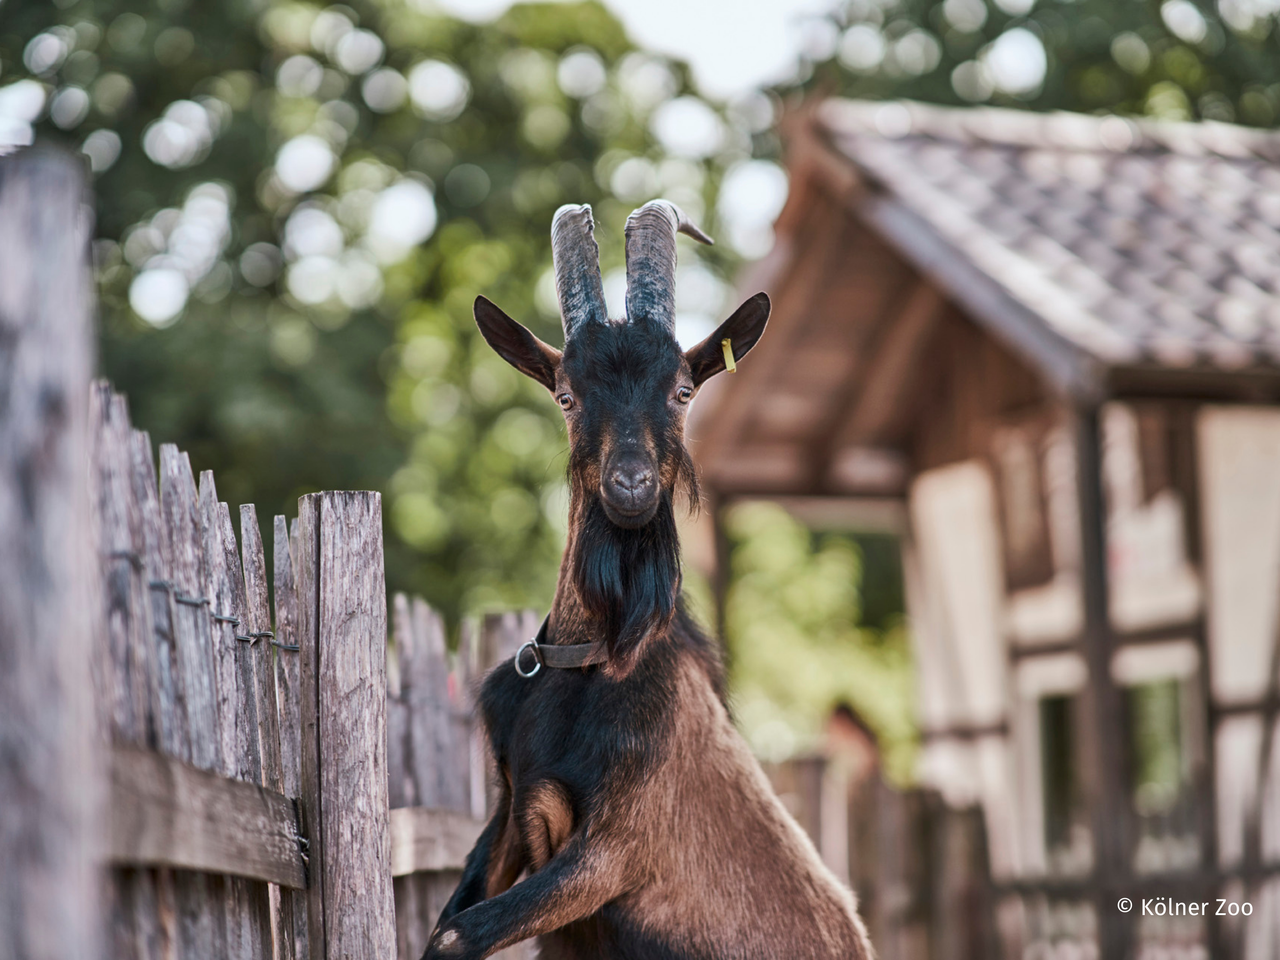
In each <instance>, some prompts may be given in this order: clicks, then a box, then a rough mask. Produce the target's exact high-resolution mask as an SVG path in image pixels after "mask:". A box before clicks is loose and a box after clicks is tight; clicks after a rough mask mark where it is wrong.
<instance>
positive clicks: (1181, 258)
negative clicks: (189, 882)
mask: <svg viewBox="0 0 1280 960" xmlns="http://www.w3.org/2000/svg"><path fill="white" fill-rule="evenodd" d="M819 117H820V120H821V122H822V124H823V125H824V126H825V127H826V129H827V130H828V131H829V133H830V135H831V138H832V141H833V143H834V145H835V146H836V148H837V149H839V150H840V151H841V152H842V153H843V154H844V155H846V156H847V157H848V158H849V159H851V160H852V161H853V162H854V163H855V164H856V165H857V167H858V168H860V170H861V171H862V173H863V175H864V177H865V178H867V179H869V180H871V181H873V182H875V183H877V184H879V186H880V187H881V188H883V190H884V191H886V192H887V193H888V194H889V195H890V196H891V197H892V198H893V199H894V200H895V201H896V202H898V203H900V204H901V205H902V206H904V207H906V208H908V209H909V210H910V211H912V212H913V213H914V214H915V215H916V216H918V217H919V218H920V219H921V220H923V221H924V222H925V223H927V224H928V225H929V227H930V228H931V229H932V230H933V231H935V232H936V233H937V234H938V236H940V237H941V238H942V239H943V240H944V241H945V242H946V243H947V244H949V245H950V247H951V248H953V249H954V251H955V252H956V253H957V254H958V255H959V256H961V257H963V258H964V259H966V260H968V261H969V262H970V263H971V264H972V265H973V266H975V267H977V268H978V270H980V271H981V272H982V273H983V274H985V275H986V276H988V277H990V278H991V279H992V280H993V281H995V282H996V283H997V284H998V285H999V286H1000V287H1002V288H1003V289H1004V291H1005V292H1007V293H1008V294H1009V295H1010V296H1011V297H1012V298H1013V299H1014V300H1015V301H1018V302H1020V303H1021V304H1022V305H1023V306H1025V307H1026V308H1027V309H1028V310H1030V311H1031V313H1032V314H1034V315H1035V316H1037V317H1039V318H1040V319H1041V320H1042V321H1043V322H1044V324H1045V325H1046V326H1047V327H1048V328H1049V329H1051V330H1052V331H1054V332H1056V333H1057V334H1058V335H1060V336H1061V337H1062V338H1063V339H1065V340H1067V341H1068V342H1070V343H1072V344H1074V345H1076V346H1077V347H1080V348H1082V349H1083V350H1084V351H1086V352H1087V353H1088V354H1091V355H1093V356H1094V357H1096V358H1098V359H1099V360H1101V361H1103V362H1104V363H1106V364H1109V365H1116V366H1122V365H1140V364H1152V363H1154V364H1158V365H1160V366H1164V367H1189V368H1197V367H1198V368H1205V367H1210V368H1220V369H1238V368H1246V367H1255V368H1256V367H1271V368H1274V367H1276V366H1280V135H1277V134H1272V133H1267V132H1262V131H1258V130H1250V129H1246V128H1242V127H1235V126H1231V125H1227V124H1218V123H1197V124H1188V123H1159V122H1134V121H1130V120H1126V119H1122V118H1120V117H1090V116H1082V115H1077V114H1065V113H1058V114H1036V113H1028V112H1024V111H1014V110H999V109H993V108H970V109H956V108H944V107H931V106H925V105H922V104H917V103H900V102H893V103H865V102H853V101H842V100H831V101H828V102H827V103H825V104H823V105H822V107H821V108H820V114H819Z"/></svg>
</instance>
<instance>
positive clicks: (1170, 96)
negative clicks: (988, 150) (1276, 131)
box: [788, 0, 1280, 126]
mask: <svg viewBox="0 0 1280 960" xmlns="http://www.w3.org/2000/svg"><path fill="white" fill-rule="evenodd" d="M1020 31H1023V32H1025V34H1028V35H1029V36H1024V35H1023V34H1022V33H1020ZM1011 35H1013V39H1012V40H1010V37H1011ZM1002 45H1003V46H1002ZM810 46H811V50H810V54H811V60H810V62H809V63H808V64H806V66H805V67H804V69H803V70H802V71H801V76H800V77H799V78H798V79H797V81H796V83H795V84H793V85H790V86H789V88H788V89H791V90H795V89H803V90H822V91H826V92H838V93H841V94H844V95H848V96H854V97H862V98H867V99H883V98H889V97H908V98H912V99H918V100H925V101H930V102H935V103H950V104H964V103H973V102H984V101H988V100H989V101H991V102H993V103H996V104H1003V105H1006V106H1025V107H1030V108H1032V109H1036V110H1048V109H1059V110H1076V111H1083V112H1085V113H1091V112H1099V111H1110V112H1116V113H1122V114H1130V115H1138V116H1142V115H1147V116H1152V117H1159V118H1164V119H1172V120H1194V119H1205V120H1223V121H1234V122H1237V123H1244V124H1251V125H1256V126H1272V125H1274V124H1275V122H1276V121H1277V119H1278V118H1280V44H1277V34H1276V9H1275V7H1274V5H1272V4H1262V3H1250V2H1247V0H1221V2H1219V3H1208V2H1205V0H1194V2H1193V0H1164V2H1153V0H1143V2H1116V0H1040V2H1036V0H945V2H936V0H848V2H845V3H842V4H841V5H840V7H839V8H838V10H837V12H836V13H835V14H834V15H833V16H832V17H831V18H829V19H827V20H825V21H823V22H822V23H821V24H818V25H815V29H814V32H813V36H812V38H811V44H810ZM1037 46H1038V47H1039V52H1038V53H1037V50H1036V47H1037ZM1037 57H1039V58H1040V59H1041V60H1042V62H1043V70H1042V72H1041V79H1040V80H1039V81H1038V82H1035V83H1031V84H1030V85H1029V86H1027V87H1025V88H1024V87H1022V86H1021V85H1020V84H1018V83H1016V82H1013V81H1014V80H1015V79H1016V77H1015V76H1013V75H1012V74H1010V73H1009V72H1008V69H1009V68H1010V67H1015V68H1016V67H1017V66H1018V65H1019V64H1021V66H1022V67H1028V66H1034V64H1031V63H1030V61H1034V60H1035V59H1036V58H1037ZM1014 72H1015V73H1016V69H1015V71H1014ZM1035 74H1036V71H1035V70H1032V72H1031V73H1030V74H1028V76H1032V77H1034V76H1035ZM1002 80H1003V81H1004V82H1003V83H1002V82H1001V81H1002Z"/></svg>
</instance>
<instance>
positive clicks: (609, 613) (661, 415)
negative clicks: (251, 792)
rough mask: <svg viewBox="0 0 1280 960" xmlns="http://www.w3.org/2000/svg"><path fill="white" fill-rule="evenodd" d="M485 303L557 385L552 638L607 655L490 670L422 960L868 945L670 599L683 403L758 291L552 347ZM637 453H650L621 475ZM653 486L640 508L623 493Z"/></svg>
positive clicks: (799, 953)
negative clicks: (456, 839) (720, 320)
mask: <svg viewBox="0 0 1280 960" xmlns="http://www.w3.org/2000/svg"><path fill="white" fill-rule="evenodd" d="M476 310H477V313H476V316H477V322H478V323H480V325H481V330H482V332H484V334H485V337H486V339H488V341H489V342H490V344H491V345H493V346H494V348H495V349H496V350H498V352H499V353H501V354H502V355H503V356H505V357H507V359H508V360H509V361H511V362H512V363H513V364H514V365H515V366H517V367H518V368H519V369H522V370H525V371H526V372H529V373H530V375H531V376H535V377H537V378H538V379H539V380H540V382H542V383H543V384H544V385H546V386H547V387H548V389H551V390H553V391H555V392H557V393H563V394H564V396H561V397H558V401H560V402H561V407H562V409H564V410H565V412H566V421H567V424H568V430H569V441H570V446H571V456H570V488H571V495H570V507H569V517H570V524H571V528H572V533H571V536H570V543H569V546H568V549H567V550H566V551H565V556H564V560H563V562H562V566H561V571H560V582H559V584H558V585H557V588H556V595H555V601H554V604H553V606H552V610H551V614H550V620H549V624H548V628H549V629H548V640H549V642H553V643H562V644H563V643H588V642H596V641H600V640H604V641H605V643H606V645H607V647H608V650H609V659H608V660H607V661H606V662H605V663H604V664H603V665H601V666H599V667H588V668H585V669H579V670H553V669H550V668H545V669H543V670H542V671H540V672H539V673H538V674H537V675H536V676H534V677H532V678H527V679H526V678H523V677H521V676H519V675H517V674H516V672H515V671H514V670H513V669H512V663H511V662H510V661H508V662H506V663H503V664H501V665H499V666H498V667H497V668H495V670H493V671H492V672H491V673H490V674H489V675H488V676H487V677H486V678H485V681H484V686H483V690H482V692H481V696H480V704H481V707H482V710H483V713H484V719H485V724H486V727H487V729H488V733H489V741H490V747H491V749H492V751H493V755H494V758H495V760H496V761H497V764H498V768H499V769H500V770H501V771H502V774H503V782H502V785H501V796H500V798H499V803H498V806H497V809H496V810H495V811H494V814H493V818H492V819H491V820H490V822H489V824H488V826H487V827H486V828H485V830H484V832H483V833H482V834H481V836H480V839H479V840H478V841H477V843H476V846H475V848H474V849H473V850H472V852H471V855H470V856H469V857H468V859H467V866H466V869H465V870H464V872H463V877H462V880H461V882H460V883H459V885H458V888H457V890H456V891H455V892H454V894H453V897H452V898H451V899H450V901H449V903H448V905H447V906H446V907H445V909H444V911H443V913H442V914H441V917H440V923H439V925H438V926H437V929H436V932H435V934H434V935H433V936H432V940H431V944H430V946H429V947H428V949H427V952H426V954H425V960H437V958H450V960H480V958H483V957H487V956H489V955H490V954H492V953H494V952H495V951H497V950H500V949H502V948H504V947H507V946H510V945H511V944H514V943H517V942H519V941H521V940H525V939H528V938H530V937H539V938H540V939H541V955H542V956H543V957H546V958H555V960H605V958H608V960H774V958H796V960H869V958H870V957H871V956H872V952H871V946H870V944H869V943H868V941H867V936H866V931H865V930H864V928H863V925H862V922H861V921H860V920H859V918H858V915H857V912H856V910H855V907H854V901H853V896H852V894H851V893H850V892H849V891H848V890H847V889H846V888H844V887H842V886H841V885H840V883H839V882H838V881H837V880H836V879H835V878H834V877H833V876H832V875H831V873H830V871H828V870H827V869H826V867H825V866H824V865H823V864H822V862H821V860H820V859H819V857H818V855H817V852H816V851H815V850H814V847H813V844H812V843H811V842H810V841H809V839H808V837H807V836H805V834H804V833H803V832H802V831H801V830H800V828H799V826H797V824H796V823H795V821H794V820H793V819H792V818H791V817H790V816H789V815H788V814H787V812H786V810H785V809H784V808H783V807H782V804H781V802H780V801H779V800H778V798H777V796H776V795H775V794H774V792H773V789H772V788H771V786H770V784H769V782H768V780H767V779H766V778H765V776H764V773H763V772H762V771H761V769H760V766H759V764H758V763H757V762H756V760H755V758H754V757H753V756H752V755H751V752H750V751H749V750H748V748H747V745H746V743H745V742H744V741H743V739H742V737H741V736H740V735H739V734H738V732H737V730H736V729H735V728H734V726H733V723H732V721H731V719H730V717H729V712H728V709H727V708H726V705H725V696H724V673H723V669H722V667H721V665H720V662H719V656H718V652H717V650H716V648H715V646H714V645H713V644H711V642H710V641H708V640H707V638H706V637H705V636H703V635H702V633H701V632H700V631H699V630H698V629H697V628H696V627H695V626H694V625H693V623H692V622H691V621H689V620H688V618H687V617H686V616H685V615H684V614H683V612H682V611H681V609H680V608H679V604H678V601H677V595H678V588H679V582H680V570H679V551H678V547H679V544H678V540H677V536H676V528H675V520H674V513H673V512H672V511H673V509H674V507H673V503H674V500H675V497H676V495H677V494H678V493H679V492H681V491H683V492H684V493H685V494H686V495H688V496H689V498H690V499H691V501H693V502H695V503H696V500H697V493H696V490H697V485H696V477H695V476H694V475H693V469H692V462H691V460H690V459H689V456H688V451H687V450H686V449H685V447H684V437H683V432H684V417H685V409H684V405H685V404H686V403H687V401H688V399H689V396H690V395H691V391H692V390H693V389H696V388H697V387H698V386H699V385H701V383H702V381H703V380H705V379H706V378H707V377H708V376H711V375H713V374H714V373H716V372H717V371H718V370H720V369H723V366H724V361H723V352H722V349H721V347H720V342H721V340H722V339H724V338H729V339H731V341H732V343H733V344H734V345H735V347H734V349H735V354H736V356H737V357H738V358H739V359H740V358H741V356H742V355H743V354H744V353H745V352H746V350H748V349H750V347H751V346H752V345H753V344H754V343H755V341H756V340H757V339H758V338H759V336H760V333H761V332H762V331H763V328H764V322H765V319H766V318H767V315H768V299H767V298H766V297H764V296H763V295H757V296H756V297H753V298H751V299H750V300H748V301H747V303H746V304H744V305H743V307H741V308H740V309H739V310H738V311H737V312H736V313H735V314H734V316H733V317H731V318H730V319H729V320H727V321H726V322H725V323H724V324H722V325H721V327H720V328H719V329H718V330H717V331H716V332H715V333H714V334H712V336H711V337H708V338H707V340H706V341H704V342H703V343H702V344H700V345H698V346H697V347H694V348H692V349H691V350H690V351H687V352H685V353H684V354H680V353H679V351H678V347H677V345H676V343H675V340H674V338H673V337H671V336H670V335H669V331H668V332H664V331H662V330H655V329H652V328H645V327H642V326H637V325H618V326H616V327H608V328H599V327H598V328H596V329H588V330H587V331H586V332H584V333H580V334H577V336H581V337H583V339H582V340H581V341H578V340H574V341H571V342H570V343H569V344H568V345H567V346H566V348H565V352H564V354H563V355H560V354H559V353H558V352H556V351H553V350H552V349H551V348H545V345H539V342H538V341H537V340H536V338H534V337H533V336H532V334H530V333H529V332H528V331H527V330H524V328H522V327H520V326H519V324H516V323H515V321H513V320H511V319H510V318H509V317H506V315H505V314H502V313H501V311H499V310H498V309H497V308H496V307H494V306H493V305H492V304H490V303H488V301H483V300H481V301H478V302H477V307H476ZM739 345H741V346H739ZM592 351H594V353H593V352H592ZM633 373H634V375H632V374H633ZM619 449H620V450H622V451H623V454H622V456H623V458H624V460H626V459H628V458H629V459H630V464H631V465H630V466H628V465H627V464H626V463H623V464H622V465H621V466H619V465H618V463H616V462H614V460H613V458H614V454H615V450H619ZM637 451H643V456H644V457H647V458H648V461H647V462H646V463H645V464H643V467H644V469H642V470H638V471H636V472H633V473H631V474H630V476H632V477H635V478H637V479H636V480H635V482H634V483H633V484H631V485H629V486H628V485H621V486H622V487H623V492H622V493H619V492H618V491H617V490H613V491H612V492H611V490H610V484H614V485H615V487H616V486H619V485H620V484H621V481H619V480H618V479H617V478H619V477H622V478H623V479H625V478H626V477H627V474H626V473H625V472H622V471H624V470H630V469H632V468H633V467H634V465H635V463H636V457H637V456H638V454H637ZM611 464H612V466H611ZM655 475H656V476H657V477H659V478H660V491H658V492H655V491H654V490H653V489H652V485H651V484H650V483H649V480H648V478H649V477H652V476H655ZM602 478H603V482H602ZM642 489H645V490H646V497H647V498H648V501H647V502H648V504H649V506H648V507H645V508H643V510H642V509H641V508H637V507H635V506H631V507H628V506H627V504H628V502H631V503H634V498H635V497H636V496H637V494H635V492H634V491H637V490H642ZM628 490H629V491H632V493H630V494H628V493H626V491H628ZM611 497H613V498H614V499H613V500H610V498H611ZM628 497H631V498H632V499H631V501H628V499H627V498H628ZM610 510H613V512H612V513H611V512H609V511H610ZM643 511H648V512H643ZM522 873H524V878H523V879H519V877H520V875H521V874H522Z"/></svg>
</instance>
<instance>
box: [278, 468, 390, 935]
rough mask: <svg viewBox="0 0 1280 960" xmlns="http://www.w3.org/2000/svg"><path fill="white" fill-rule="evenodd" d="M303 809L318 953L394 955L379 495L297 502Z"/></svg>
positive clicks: (311, 930)
mask: <svg viewBox="0 0 1280 960" xmlns="http://www.w3.org/2000/svg"><path fill="white" fill-rule="evenodd" d="M298 518H299V526H300V531H299V550H298V556H297V561H298V570H297V575H298V640H299V645H300V646H301V650H300V651H299V653H300V654H301V667H302V670H301V673H302V676H301V684H300V693H301V698H302V801H303V802H302V816H303V820H304V829H305V831H306V834H307V837H308V839H309V843H310V865H311V874H310V878H309V879H310V883H309V886H308V891H307V901H308V904H307V906H308V909H307V914H308V935H307V936H308V942H309V945H310V953H311V960H339V958H342V960H388V958H391V957H394V956H395V955H396V926H395V901H394V897H393V893H392V887H391V834H390V816H389V808H388V802H387V801H388V797H387V679H386V645H387V596H386V580H385V576H384V570H383V557H382V499H381V497H380V495H379V494H377V493H366V492H360V493H334V492H328V493H314V494H310V495H308V496H305V497H303V498H301V499H300V500H299V501H298Z"/></svg>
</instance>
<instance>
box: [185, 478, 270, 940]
mask: <svg viewBox="0 0 1280 960" xmlns="http://www.w3.org/2000/svg"><path fill="white" fill-rule="evenodd" d="M199 492H200V529H201V537H202V540H203V543H204V549H205V575H206V588H205V589H206V596H207V597H208V598H209V608H208V609H209V615H210V621H211V622H210V636H211V638H212V646H213V655H214V664H215V679H216V683H215V684H214V687H215V692H216V694H217V700H218V728H219V731H220V735H221V749H222V773H223V774H224V775H225V776H228V777H234V778H236V779H239V780H245V781H247V782H249V783H257V784H261V783H262V779H261V777H260V776H259V771H260V769H261V766H262V764H261V757H260V753H261V750H260V747H259V743H258V703H257V692H256V689H255V684H254V662H253V660H254V657H253V653H252V638H251V639H250V641H248V642H246V641H242V640H241V639H239V638H240V636H241V635H243V633H244V632H245V619H246V617H248V616H249V614H248V609H249V608H248V602H247V599H246V591H245V581H244V577H243V576H242V575H241V569H240V554H239V551H238V550H237V549H236V533H235V530H234V528H233V527H232V526H231V513H230V511H229V510H228V509H227V505H226V504H225V503H222V502H220V501H219V500H218V492H217V487H216V486H215V484H214V479H213V472H212V471H210V470H205V471H203V472H202V473H201V474H200V491H199ZM219 611H221V612H219ZM235 621H239V622H238V623H237V622H235ZM226 886H227V898H226V904H227V941H228V943H227V949H228V956H230V957H244V958H246V960H248V958H257V957H263V956H265V955H266V954H268V953H270V952H271V943H272V940H271V900H270V894H269V892H268V890H267V887H266V885H265V884H263V883H261V882H254V881H251V880H248V879H246V878H243V877H231V878H229V880H228V881H227V884H226Z"/></svg>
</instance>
